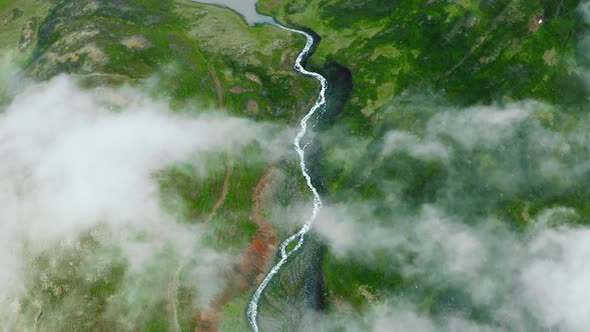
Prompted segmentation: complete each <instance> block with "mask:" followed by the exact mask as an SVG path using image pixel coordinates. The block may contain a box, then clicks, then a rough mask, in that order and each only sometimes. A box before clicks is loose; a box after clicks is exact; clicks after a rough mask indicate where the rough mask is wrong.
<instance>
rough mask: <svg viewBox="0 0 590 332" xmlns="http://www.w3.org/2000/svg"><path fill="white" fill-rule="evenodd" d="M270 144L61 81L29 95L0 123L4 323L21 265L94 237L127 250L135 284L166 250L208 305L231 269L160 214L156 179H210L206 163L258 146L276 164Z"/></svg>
mask: <svg viewBox="0 0 590 332" xmlns="http://www.w3.org/2000/svg"><path fill="white" fill-rule="evenodd" d="M276 133H277V130H276V128H272V127H270V126H268V125H264V124H259V123H254V122H251V121H248V120H244V119H238V118H232V117H227V116H222V115H212V114H206V113H203V114H200V115H194V113H192V114H188V113H183V114H175V113H173V112H172V111H170V110H169V109H168V107H167V105H166V103H164V102H157V101H153V100H151V99H150V98H148V97H146V96H144V95H142V94H140V93H138V92H135V91H133V90H131V89H120V90H111V89H97V90H92V91H84V90H81V89H79V88H78V87H77V86H76V84H75V82H73V81H72V80H71V79H69V78H67V77H58V78H56V79H53V80H51V81H50V82H47V83H39V84H31V85H29V86H27V87H26V88H25V89H24V90H23V91H21V92H20V93H18V94H17V95H16V97H15V98H14V99H13V100H12V102H11V103H10V104H9V105H8V106H7V107H6V108H5V109H4V110H3V111H2V113H0V159H1V160H2V163H1V164H0V209H1V210H2V214H1V215H0V224H1V225H2V233H1V234H0V249H1V250H0V264H1V265H2V269H1V270H0V304H1V305H2V307H0V309H1V310H0V311H2V313H3V315H2V316H4V317H1V318H0V322H1V321H2V320H3V319H2V318H4V319H6V317H14V315H17V314H18V312H19V309H18V302H19V299H18V295H19V294H20V292H21V290H22V289H23V286H24V285H23V281H24V280H25V278H24V276H23V271H24V270H25V269H26V268H27V266H24V265H23V264H25V263H24V262H26V260H27V259H28V258H27V257H26V256H27V255H29V256H31V255H32V256H34V255H36V254H39V253H41V252H43V251H44V250H46V249H48V248H52V247H54V246H55V245H56V244H57V243H64V244H67V243H75V239H76V238H77V237H78V236H79V234H81V233H82V232H88V231H90V230H93V229H97V227H98V229H99V230H100V231H99V232H97V233H96V234H98V235H97V239H99V240H102V241H104V243H108V244H112V245H115V246H120V247H121V248H122V249H123V253H124V255H125V256H126V257H125V258H126V259H127V260H128V261H129V263H130V264H131V267H132V270H131V273H134V271H135V272H138V273H139V272H141V271H142V269H144V268H145V264H150V261H151V260H153V259H154V257H156V256H157V255H161V253H162V252H163V251H165V250H168V251H170V250H171V251H172V252H174V254H175V255H176V257H175V260H177V261H179V262H181V263H182V262H188V261H191V262H193V263H192V265H190V266H189V267H187V268H185V270H187V269H188V270H187V271H186V273H187V274H188V275H191V276H193V277H194V280H193V282H194V286H195V288H197V289H201V290H202V292H201V294H200V295H201V296H202V297H204V301H205V302H206V301H207V299H210V298H211V297H212V296H213V294H212V292H213V293H214V292H215V291H217V287H219V283H220V282H221V281H219V280H220V278H219V273H220V272H221V271H223V269H224V265H225V264H226V263H227V262H228V258H227V257H225V256H224V255H223V254H220V253H216V252H214V251H212V250H211V249H207V248H206V246H204V245H202V244H201V243H200V242H201V241H200V228H199V227H198V226H188V225H181V224H178V223H177V222H176V221H175V220H174V219H173V218H172V217H170V216H168V215H167V214H166V213H164V212H163V211H162V210H161V208H160V205H161V201H160V197H159V188H158V185H157V181H155V180H154V179H153V174H154V172H156V171H159V170H162V169H164V168H166V167H168V166H170V165H171V164H173V163H174V162H177V161H183V162H188V163H191V164H193V165H194V167H195V168H196V169H197V170H198V171H199V172H197V173H198V174H201V176H203V177H206V176H207V172H206V168H205V158H206V156H207V153H227V154H239V152H240V150H241V148H242V147H244V146H246V145H247V144H252V143H255V142H258V143H259V144H260V145H261V146H263V147H264V149H266V150H265V154H266V158H269V159H270V158H277V157H278V155H277V151H280V150H281V149H280V148H277V146H276V144H274V143H277V142H280V138H278V139H277V135H276ZM269 142H270V143H269ZM277 144H279V143H277ZM196 190H197V189H196ZM138 234H141V240H138ZM64 241H65V242H64ZM68 241H69V242H68ZM166 248H167V249H166ZM25 249H26V250H25ZM194 262H196V263H194ZM164 270H166V269H164ZM165 273H168V275H173V274H174V271H167V272H166V271H165ZM130 294H131V293H130ZM4 321H5V322H6V320H4ZM2 325H5V324H2Z"/></svg>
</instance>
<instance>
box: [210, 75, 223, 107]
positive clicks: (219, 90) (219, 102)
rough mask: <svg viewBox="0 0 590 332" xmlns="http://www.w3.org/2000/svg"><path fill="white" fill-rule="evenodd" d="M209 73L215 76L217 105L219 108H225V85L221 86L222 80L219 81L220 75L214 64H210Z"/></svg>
mask: <svg viewBox="0 0 590 332" xmlns="http://www.w3.org/2000/svg"><path fill="white" fill-rule="evenodd" d="M209 73H210V74H211V77H212V78H213V82H214V83H215V93H216V94H217V106H219V108H223V87H222V86H221V82H219V77H217V73H216V72H215V69H213V66H211V65H209Z"/></svg>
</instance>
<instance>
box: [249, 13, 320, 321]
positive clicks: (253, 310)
mask: <svg viewBox="0 0 590 332" xmlns="http://www.w3.org/2000/svg"><path fill="white" fill-rule="evenodd" d="M273 24H274V25H276V26H278V27H279V28H281V29H283V30H287V31H290V32H294V33H298V34H300V35H303V36H304V37H305V38H306V39H307V42H306V43H305V47H304V48H303V50H302V51H301V53H299V55H298V56H297V60H296V61H295V66H294V69H295V71H297V72H298V73H300V74H302V75H305V76H309V77H313V78H315V79H316V80H318V81H319V82H320V83H321V85H322V88H321V90H320V93H319V95H318V98H317V99H316V101H315V103H314V105H313V106H312V107H311V108H310V109H309V111H308V112H307V114H306V115H305V116H304V117H303V118H302V119H301V121H300V122H299V125H300V129H299V132H298V133H297V135H296V136H295V139H294V140H293V145H294V146H295V151H296V152H297V155H298V156H299V166H300V167H301V173H302V174H303V177H304V178H305V181H306V183H307V187H308V188H309V190H310V191H311V193H312V194H313V210H312V212H311V215H310V216H309V217H308V219H307V220H306V221H305V223H304V224H303V226H302V227H301V228H300V229H299V231H298V232H297V233H295V234H293V235H291V236H290V237H289V238H287V239H286V240H285V241H283V242H282V243H281V244H280V246H279V255H280V260H279V261H278V262H277V263H276V264H275V265H274V266H273V267H272V268H271V269H270V271H269V272H268V273H267V274H266V276H265V277H264V279H263V280H262V282H261V283H260V285H259V286H258V288H257V289H256V291H255V292H254V295H253V296H252V298H251V299H250V302H249V303H248V310H247V315H248V321H249V322H250V326H252V330H254V331H255V332H258V320H257V318H258V303H259V301H260V296H261V295H262V293H263V292H264V289H265V288H266V286H268V284H269V283H270V281H271V280H272V278H273V277H274V276H275V275H276V274H277V273H279V271H280V270H281V267H282V266H283V265H284V264H285V263H286V262H287V260H288V259H289V257H290V256H291V255H293V254H294V253H295V252H296V251H297V250H299V248H301V246H302V245H303V240H304V237H305V234H307V233H308V232H309V231H310V230H311V226H312V224H313V222H314V221H315V219H316V218H317V216H318V214H319V213H320V210H321V209H322V199H321V197H320V194H319V193H318V190H317V189H316V187H314V185H313V183H312V181H311V176H310V175H309V172H308V171H307V165H306V164H305V148H306V147H307V144H306V145H304V146H303V147H302V146H301V140H302V139H303V138H304V137H305V134H307V128H308V122H309V119H310V118H311V117H312V116H313V115H314V114H315V113H316V112H317V111H318V110H320V109H322V108H323V107H325V106H326V90H327V89H328V81H327V80H326V78H325V77H323V76H322V75H320V74H318V73H315V72H311V71H307V70H305V68H303V64H302V63H303V61H305V59H306V58H307V57H308V55H309V52H310V50H311V47H312V46H313V37H312V36H311V35H310V34H308V33H306V32H304V31H301V30H296V29H291V28H287V27H285V26H282V25H280V24H278V23H273ZM294 241H297V243H296V244H295V246H294V247H293V248H291V250H287V248H288V247H289V245H291V244H292V243H294Z"/></svg>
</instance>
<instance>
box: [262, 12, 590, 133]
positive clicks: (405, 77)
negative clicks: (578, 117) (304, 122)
mask: <svg viewBox="0 0 590 332" xmlns="http://www.w3.org/2000/svg"><path fill="white" fill-rule="evenodd" d="M578 2H579V1H560V2H559V4H557V3H554V2H550V1H540V2H526V1H508V0H506V1H496V2H493V5H486V4H485V2H481V3H480V1H462V2H457V1H436V2H434V1H426V0H424V1H378V0H365V1H360V2H359V1H343V0H338V1H331V0H311V1H304V0H288V1H276V0H263V1H261V2H260V4H259V9H260V10H261V11H262V12H263V13H267V14H272V15H274V16H275V17H277V18H278V19H279V20H280V21H282V22H285V23H287V24H292V25H295V26H302V27H309V28H311V29H313V30H314V31H316V32H317V33H318V34H319V35H320V36H321V37H322V43H321V45H320V47H319V49H318V51H317V55H316V56H314V57H313V58H312V62H311V63H312V65H314V66H316V67H320V66H322V65H323V64H324V63H326V62H332V61H333V62H337V63H340V64H342V65H344V66H346V67H348V68H350V69H351V70H352V72H353V80H354V89H353V91H352V96H351V98H350V101H349V103H348V105H347V106H346V108H345V111H344V112H345V113H344V115H343V117H344V118H345V119H352V120H353V121H352V123H353V124H355V125H360V124H363V125H364V124H370V123H376V122H378V121H379V118H380V114H381V111H382V110H383V107H384V106H385V104H386V103H387V102H388V101H389V100H390V99H391V98H392V97H393V96H396V95H398V94H400V93H404V92H408V91H416V90H417V91H422V92H424V91H435V92H437V93H443V94H444V95H445V96H446V97H448V98H449V99H450V100H452V101H453V102H457V103H460V104H473V103H481V102H484V103H489V102H491V101H493V100H498V99H503V98H507V99H514V100H521V99H526V98H535V99H540V100H546V101H549V102H554V103H573V104H576V103H577V104H579V103H580V102H583V100H584V99H583V96H584V93H585V91H584V89H583V88H580V86H582V85H581V84H580V82H581V80H580V78H579V77H578V76H577V75H576V73H575V68H574V67H572V63H573V62H575V58H576V55H575V53H574V52H573V49H574V47H575V45H576V43H577V40H578V38H577V37H578V36H579V34H580V31H581V22H580V20H579V19H578V18H577V15H576V13H575V11H574V9H575V8H576V6H577V4H578ZM377 8H378V9H377ZM541 17H542V18H543V19H544V24H543V25H541V26H536V25H535V22H536V21H535V20H538V19H539V18H541ZM357 119H358V121H357ZM362 128H366V127H362ZM360 129H361V128H358V129H356V130H357V132H358V130H360Z"/></svg>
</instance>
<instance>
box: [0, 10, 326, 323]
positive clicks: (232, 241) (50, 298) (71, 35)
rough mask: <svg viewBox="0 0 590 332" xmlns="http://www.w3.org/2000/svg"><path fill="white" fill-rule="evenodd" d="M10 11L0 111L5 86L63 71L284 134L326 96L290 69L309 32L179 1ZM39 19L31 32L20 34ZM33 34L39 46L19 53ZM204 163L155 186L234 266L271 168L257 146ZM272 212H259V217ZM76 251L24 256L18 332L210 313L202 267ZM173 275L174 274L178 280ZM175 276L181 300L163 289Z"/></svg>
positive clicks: (166, 255) (93, 246)
mask: <svg viewBox="0 0 590 332" xmlns="http://www.w3.org/2000/svg"><path fill="white" fill-rule="evenodd" d="M11 13H16V15H15V18H14V19H13V20H10V21H9V22H8V23H7V24H5V25H0V54H1V55H6V56H5V58H6V61H3V62H2V63H0V70H1V73H0V74H1V75H2V76H1V77H2V78H4V77H6V80H3V82H2V87H1V90H0V93H2V96H1V98H2V99H1V101H2V104H4V103H6V102H9V100H10V96H8V95H7V94H6V90H7V84H5V83H6V82H7V81H8V80H9V79H12V77H13V75H14V74H15V73H16V72H17V71H19V70H23V73H25V74H26V75H27V76H29V77H30V78H33V79H35V80H48V79H51V78H52V77H55V76H56V75H59V74H63V73H66V74H69V75H72V76H75V77H77V78H79V79H80V82H81V84H82V85H84V86H86V87H95V86H101V85H109V86H120V85H125V84H130V85H132V86H134V87H136V88H139V89H141V90H144V91H145V92H147V93H148V94H150V95H152V96H153V97H154V98H157V99H164V100H169V101H170V105H171V107H172V109H173V110H181V111H185V110H189V111H193V110H203V109H223V110H224V111H225V112H227V113H230V114H232V115H237V116H243V117H249V118H252V119H255V120H270V121H275V122H280V123H283V124H290V123H293V122H295V120H296V119H298V118H299V117H300V116H301V114H302V113H303V112H304V111H305V110H306V109H307V107H308V106H309V105H310V104H311V103H312V102H313V100H314V99H315V98H316V91H317V89H318V87H319V86H318V84H317V82H316V81H315V80H312V79H306V78H302V77H301V76H299V75H298V74H297V73H295V72H294V71H293V70H292V66H293V63H294V60H295V57H296V56H297V54H298V52H299V51H300V49H301V48H302V47H303V45H304V43H305V40H304V39H303V38H301V36H299V35H296V34H290V33H286V32H285V31H283V30H280V29H278V28H276V27H272V26H268V25H262V26H256V27H249V26H247V25H246V23H245V22H244V21H243V19H242V18H241V17H240V16H239V15H237V14H236V13H234V12H232V11H230V10H227V9H222V8H218V7H216V6H211V5H203V4H197V3H193V2H191V1H184V0H165V1H153V0H147V1H146V0H131V1H122V0H96V1H85V0H74V1H65V0H38V1H33V0H31V1H29V0H17V1H10V2H2V4H0V18H2V17H3V16H4V15H10V14H11ZM32 19H34V20H33V22H34V24H33V25H32V26H31V29H30V31H31V32H32V33H31V34H28V35H27V33H26V31H25V30H23V26H24V25H25V23H26V22H28V21H30V20H32ZM0 24H2V22H0ZM25 35H26V36H28V37H27V38H29V39H28V40H30V42H31V43H30V45H29V47H28V48H27V49H25V50H23V51H19V50H18V46H19V41H21V40H22V38H23V36H25ZM206 158H207V167H206V168H207V172H206V174H201V173H199V172H197V171H196V170H195V169H194V168H193V167H191V166H190V165H188V164H178V165H171V166H170V167H169V168H166V169H164V170H162V171H160V172H158V173H157V174H154V181H156V182H158V184H159V187H160V193H161V197H162V205H163V207H164V208H165V209H166V210H167V211H168V212H170V214H172V215H174V216H175V217H177V219H178V221H179V222H181V223H184V224H185V225H188V226H187V227H190V226H191V225H193V224H198V225H199V227H200V226H203V229H204V235H203V238H204V241H203V242H204V243H202V245H203V247H206V248H210V249H211V250H215V252H217V253H224V254H228V255H234V256H237V255H238V254H240V253H241V252H242V250H243V249H244V248H245V247H246V245H248V244H249V241H251V240H252V238H253V236H254V234H255V232H256V231H257V227H256V225H255V224H254V223H253V222H252V218H253V216H252V214H253V212H252V206H253V188H254V186H255V185H256V183H257V182H258V181H259V180H260V178H261V177H262V175H263V174H264V171H265V169H266V168H267V167H268V165H267V162H266V161H265V160H267V158H266V157H265V156H264V155H263V150H262V149H261V147H259V146H249V147H248V148H247V149H245V151H243V154H241V155H239V156H228V155H208V156H206ZM295 166H296V165H295ZM289 167H290V166H289ZM297 174H298V173H297ZM298 180H299V179H298ZM294 183H295V185H296V186H297V187H298V188H299V187H301V186H302V184H301V183H300V181H295V182H294ZM264 207H266V205H264ZM267 212H268V211H266V210H265V211H262V213H263V214H265V216H266V213H267ZM93 231H94V230H93ZM143 236H144V235H142V234H138V235H137V239H136V240H137V241H138V242H139V243H142V241H143V238H142V237H143ZM200 240H203V239H202V238H201V239H200ZM79 241H80V243H78V244H75V245H73V246H71V247H70V246H67V245H56V246H55V248H52V249H51V250H48V251H47V252H44V253H41V254H39V255H34V256H33V257H29V258H28V259H30V260H31V264H30V266H29V265H27V266H28V268H29V270H28V271H26V272H27V278H28V279H27V285H26V286H27V294H26V295H25V296H24V297H23V306H22V308H21V314H22V317H21V318H22V319H20V321H19V324H20V325H19V327H22V328H28V329H33V328H34V326H35V324H39V327H40V329H42V330H43V329H46V330H52V331H58V330H67V331H70V330H119V331H128V330H129V331H131V330H145V331H162V330H168V329H175V328H176V327H180V329H181V330H183V331H185V330H187V331H188V330H194V329H195V327H196V324H197V320H196V318H195V315H196V312H198V310H201V309H203V308H202V307H199V308H197V305H196V304H195V301H196V300H195V299H196V298H197V297H198V293H196V292H197V291H196V290H195V287H194V280H190V274H189V272H186V273H185V269H186V270H187V271H188V270H189V269H190V268H196V267H198V266H199V264H204V263H203V262H193V261H191V262H189V263H185V264H187V265H188V266H187V267H186V268H185V269H181V268H179V266H182V264H181V263H182V262H179V257H178V256H177V253H175V252H174V251H173V250H172V249H169V248H164V249H163V250H162V252H161V253H160V254H159V256H158V257H156V258H154V259H153V260H152V261H150V263H149V264H148V265H147V266H142V270H140V271H137V270H134V269H132V268H131V267H130V265H131V263H130V262H127V261H125V260H123V259H121V257H122V256H123V254H122V253H121V248H119V247H118V246H117V245H116V244H115V245H112V246H110V245H107V244H104V243H102V242H101V241H100V240H97V239H94V238H93V236H91V235H88V236H82V238H81V239H79ZM97 262H100V264H98V263H97ZM175 270H178V271H180V272H178V273H177V274H176V275H175V274H174V273H173V272H174V271H175ZM174 280H176V282H177V288H178V289H177V292H176V297H175V298H174V297H173V296H172V295H170V294H168V293H167V292H168V288H169V286H170V283H173V282H174ZM240 296H243V297H245V296H247V294H245V293H241V295H240ZM236 301H243V299H242V298H239V299H236ZM174 303H176V305H177V310H176V315H175V316H172V314H171V307H172V306H174V305H173V304H174ZM231 303H233V302H231ZM230 305H231V304H230ZM40 312H43V315H42V317H41V318H40V320H39V322H36V321H35V317H37V315H39V313H40ZM227 315H234V316H231V317H224V318H226V319H229V320H230V321H232V320H233V321H236V322H240V323H239V324H242V325H243V324H244V323H245V317H244V315H243V310H240V311H239V312H238V311H236V310H233V311H232V310H229V311H228V313H227Z"/></svg>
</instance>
